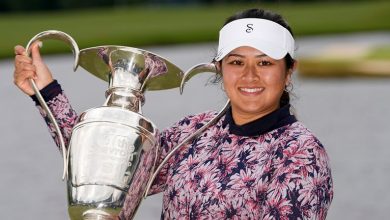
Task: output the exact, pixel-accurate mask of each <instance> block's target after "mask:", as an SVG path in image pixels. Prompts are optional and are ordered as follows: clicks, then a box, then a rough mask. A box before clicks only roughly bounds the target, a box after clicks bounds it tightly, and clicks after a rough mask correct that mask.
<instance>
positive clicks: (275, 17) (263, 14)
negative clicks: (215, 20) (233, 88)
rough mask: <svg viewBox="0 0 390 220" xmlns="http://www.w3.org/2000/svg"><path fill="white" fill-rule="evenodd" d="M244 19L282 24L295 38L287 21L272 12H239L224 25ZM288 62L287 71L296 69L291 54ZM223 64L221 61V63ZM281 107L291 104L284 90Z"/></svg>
mask: <svg viewBox="0 0 390 220" xmlns="http://www.w3.org/2000/svg"><path fill="white" fill-rule="evenodd" d="M243 18H260V19H267V20H270V21H273V22H275V23H278V24H280V25H281V26H283V27H284V28H286V29H287V30H288V31H289V32H290V33H291V35H292V36H294V33H293V32H292V30H291V27H290V26H289V25H288V24H287V22H286V20H284V19H283V17H282V16H281V15H280V14H277V13H275V12H272V11H267V10H263V9H257V8H253V9H248V10H245V11H241V12H238V13H236V14H234V15H232V16H230V17H228V18H227V19H226V21H225V23H224V24H223V26H225V25H227V24H229V23H230V22H232V21H235V20H238V19H243ZM284 59H285V61H286V68H287V70H289V69H292V68H293V67H294V63H295V60H294V59H293V58H292V57H291V56H290V54H287V55H286V56H285V57H284ZM213 62H215V61H213ZM219 62H221V61H219ZM221 79H222V74H217V75H216V76H215V78H214V79H213V80H212V82H213V83H219V82H220V81H221ZM279 104H280V106H284V105H286V104H290V93H289V91H287V90H286V89H285V90H283V94H282V96H281V98H280V102H279Z"/></svg>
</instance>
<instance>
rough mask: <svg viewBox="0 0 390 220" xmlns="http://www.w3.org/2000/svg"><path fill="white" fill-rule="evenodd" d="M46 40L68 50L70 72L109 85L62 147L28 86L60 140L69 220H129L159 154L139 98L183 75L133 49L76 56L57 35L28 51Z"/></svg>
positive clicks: (65, 37) (50, 33)
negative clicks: (71, 55)
mask: <svg viewBox="0 0 390 220" xmlns="http://www.w3.org/2000/svg"><path fill="white" fill-rule="evenodd" d="M45 39H59V40H62V41H64V42H66V43H67V44H69V45H70V46H71V47H72V50H73V53H74V56H75V65H74V69H76V68H77V66H81V67H83V68H84V69H86V70H87V71H88V72H90V73H92V74H93V75H95V76H97V77H99V78H101V79H103V80H105V81H108V83H109V88H108V89H107V91H106V101H105V103H104V104H103V106H101V107H97V108H93V109H89V110H87V111H85V112H83V113H82V114H81V115H80V117H79V121H78V123H77V124H76V125H75V126H74V128H73V130H72V136H71V139H70V141H69V145H68V146H67V147H66V146H65V144H64V140H63V138H62V135H61V132H60V131H59V128H58V125H57V123H56V121H55V120H54V117H53V116H52V114H51V112H50V110H49V109H48V108H47V105H46V104H45V102H44V101H43V99H42V97H40V94H39V91H38V90H37V88H36V86H35V84H34V82H33V81H32V80H31V81H32V84H33V87H34V88H35V89H34V90H35V93H36V95H37V97H38V100H40V103H41V105H42V107H43V108H44V109H45V110H46V112H47V113H48V115H49V118H50V119H51V121H52V123H53V124H54V125H55V127H56V130H57V134H58V136H59V138H60V139H62V140H60V145H61V148H62V152H63V157H64V177H65V178H66V179H67V191H68V202H69V207H68V210H69V216H70V218H71V219H72V220H78V219H85V220H86V219H99V220H106V219H107V220H108V219H110V220H111V219H117V218H118V216H119V213H120V212H121V211H122V208H123V206H124V205H126V213H124V216H126V218H133V216H134V214H135V212H136V210H137V208H138V206H139V205H140V202H141V200H142V198H143V196H144V194H145V190H146V187H147V185H148V182H150V181H151V178H150V177H151V176H152V172H153V171H154V169H155V167H154V166H155V162H156V155H157V152H158V145H157V144H156V128H155V126H154V125H153V123H152V122H151V121H150V120H149V119H147V118H145V117H144V116H143V115H142V110H141V106H142V104H143V102H144V95H143V94H144V92H145V91H147V90H162V89H170V88H175V87H179V86H180V83H181V79H182V76H183V73H182V71H181V70H180V69H179V68H178V67H176V66H175V65H173V64H172V63H170V62H169V61H167V60H166V59H164V58H162V57H160V56H158V55H156V54H153V53H150V52H148V51H144V50H140V49H137V48H131V47H122V46H99V47H93V48H86V49H83V50H80V51H79V49H78V46H77V44H76V43H75V41H74V40H73V38H71V37H70V36H69V35H67V34H65V33H63V32H59V31H45V32H42V33H39V34H38V35H36V36H35V37H34V38H32V39H31V40H30V42H29V43H28V45H27V47H26V49H27V51H29V46H30V45H31V44H32V43H33V42H35V41H36V40H45ZM45 106H46V107H45ZM149 185H150V183H149Z"/></svg>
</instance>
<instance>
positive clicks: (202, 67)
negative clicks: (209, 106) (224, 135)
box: [144, 63, 230, 198]
mask: <svg viewBox="0 0 390 220" xmlns="http://www.w3.org/2000/svg"><path fill="white" fill-rule="evenodd" d="M204 72H212V73H216V74H218V73H217V68H216V66H215V64H214V63H201V64H198V65H195V66H193V67H191V68H190V69H189V70H188V71H187V72H185V73H184V75H183V78H182V81H181V84H180V94H183V89H184V85H185V83H186V82H187V81H188V80H189V79H190V78H192V77H193V76H195V75H197V74H199V73H204ZM229 106H230V100H228V101H227V102H226V104H225V105H224V106H223V108H222V109H221V110H220V111H219V112H218V114H217V115H216V116H215V117H214V118H213V119H211V120H210V121H209V122H207V123H206V124H204V125H203V126H202V127H201V128H199V129H198V130H196V131H195V132H194V133H192V134H191V135H189V136H188V137H186V138H185V139H184V140H183V141H182V142H181V143H179V144H178V145H176V147H174V148H173V149H172V150H171V151H170V152H169V153H168V154H167V156H165V158H164V160H163V161H162V162H161V163H160V165H159V166H158V167H157V168H156V170H155V171H154V173H153V175H152V176H151V178H150V179H149V182H148V185H147V187H146V190H145V194H144V197H145V198H146V196H147V195H148V194H149V190H150V188H151V187H152V183H153V181H154V179H155V178H156V176H157V175H158V173H159V172H160V171H161V169H162V167H163V166H164V164H165V163H166V162H167V161H168V160H169V158H171V157H172V156H173V154H174V153H175V152H176V151H177V150H178V149H180V148H181V147H182V146H183V145H184V144H186V143H188V142H189V141H192V140H193V139H194V138H196V137H198V136H199V135H200V134H201V133H202V132H203V131H205V130H206V129H207V128H208V127H210V126H212V125H214V124H215V123H216V122H217V121H218V120H219V119H220V118H221V117H222V116H223V115H224V114H225V112H226V110H227V109H228V108H229ZM157 159H158V157H157V158H156V160H157Z"/></svg>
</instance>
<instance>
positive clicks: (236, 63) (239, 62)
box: [229, 60, 242, 65]
mask: <svg viewBox="0 0 390 220" xmlns="http://www.w3.org/2000/svg"><path fill="white" fill-rule="evenodd" d="M229 63H230V64H233V65H241V64H242V62H241V61H240V60H232V61H230V62H229Z"/></svg>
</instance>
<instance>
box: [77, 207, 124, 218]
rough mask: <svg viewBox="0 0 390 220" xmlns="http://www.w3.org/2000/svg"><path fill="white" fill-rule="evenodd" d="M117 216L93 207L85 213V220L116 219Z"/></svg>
mask: <svg viewBox="0 0 390 220" xmlns="http://www.w3.org/2000/svg"><path fill="white" fill-rule="evenodd" d="M115 219H118V218H115V217H113V216H111V215H110V214H108V213H107V212H104V211H102V210H97V209H92V210H88V211H86V212H84V213H83V220H115Z"/></svg>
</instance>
